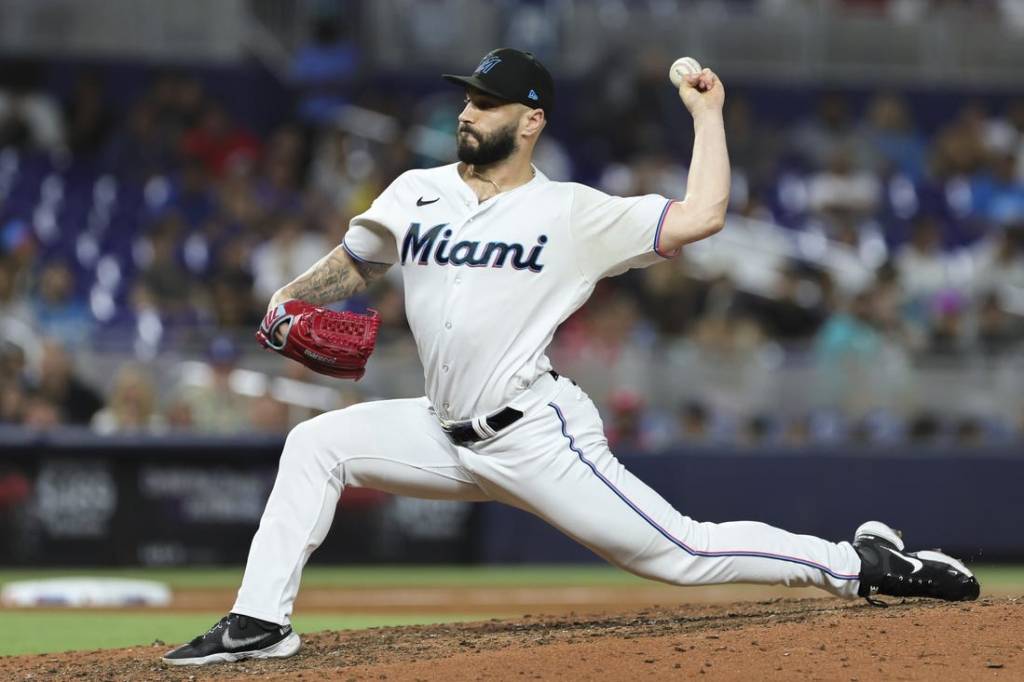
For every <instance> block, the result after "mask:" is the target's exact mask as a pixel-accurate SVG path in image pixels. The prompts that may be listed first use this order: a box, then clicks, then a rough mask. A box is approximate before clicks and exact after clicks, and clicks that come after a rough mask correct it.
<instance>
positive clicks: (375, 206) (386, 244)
mask: <svg viewBox="0 0 1024 682" xmlns="http://www.w3.org/2000/svg"><path fill="white" fill-rule="evenodd" d="M400 181H401V176H399V177H398V178H397V179H396V180H395V181H394V182H392V183H391V184H390V185H389V186H388V187H387V188H386V189H385V190H384V191H383V192H381V193H380V195H379V196H378V197H377V198H376V199H374V200H373V203H372V204H370V208H368V209H366V210H365V211H364V212H362V213H360V214H359V215H357V216H356V217H355V218H352V220H351V221H350V222H349V224H348V231H347V232H346V233H345V238H344V239H343V240H342V242H341V245H342V247H343V248H344V249H345V251H346V252H347V253H348V255H350V256H351V257H352V258H354V259H356V260H357V261H360V262H362V263H373V264H377V265H394V264H395V263H396V262H398V242H397V238H396V236H395V235H396V234H397V233H398V221H399V220H400V213H399V212H398V211H397V210H396V206H397V202H396V200H395V194H396V192H397V188H396V185H398V184H399V182H400Z"/></svg>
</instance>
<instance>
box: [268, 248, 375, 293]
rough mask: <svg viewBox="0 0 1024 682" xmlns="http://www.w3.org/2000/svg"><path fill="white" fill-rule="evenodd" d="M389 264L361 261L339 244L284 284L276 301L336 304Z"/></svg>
mask: <svg viewBox="0 0 1024 682" xmlns="http://www.w3.org/2000/svg"><path fill="white" fill-rule="evenodd" d="M389 267H391V266H389V265H380V264H376V263H357V262H356V261H355V260H353V259H352V258H351V257H350V256H349V255H348V254H347V253H345V250H344V249H343V248H342V247H340V246H339V247H337V248H335V249H334V250H333V251H331V252H330V253H329V254H327V255H326V256H324V257H323V258H321V259H320V260H319V261H317V262H316V263H314V264H313V266H312V267H311V268H310V269H309V270H307V271H306V272H304V273H303V274H301V275H299V276H298V277H296V278H295V279H294V280H293V281H292V282H291V283H289V284H288V285H287V286H285V287H283V288H282V289H281V290H280V291H279V292H278V293H277V294H276V295H275V296H274V299H273V302H280V301H284V300H288V299H293V298H294V299H299V300H302V301H306V302H307V303H312V304H313V305H325V304H328V303H334V302H335V301H340V300H342V299H345V298H348V297H349V296H352V295H353V294H356V293H359V292H360V291H362V290H364V289H365V288H366V287H367V286H369V285H370V284H371V283H372V282H373V281H374V280H376V279H378V278H380V276H381V275H383V274H384V273H385V272H386V271H387V269H388V268H389Z"/></svg>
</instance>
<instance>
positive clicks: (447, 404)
mask: <svg viewBox="0 0 1024 682" xmlns="http://www.w3.org/2000/svg"><path fill="white" fill-rule="evenodd" d="M442 407H444V409H446V410H447V409H449V408H450V407H451V404H449V403H445V404H444V405H442Z"/></svg>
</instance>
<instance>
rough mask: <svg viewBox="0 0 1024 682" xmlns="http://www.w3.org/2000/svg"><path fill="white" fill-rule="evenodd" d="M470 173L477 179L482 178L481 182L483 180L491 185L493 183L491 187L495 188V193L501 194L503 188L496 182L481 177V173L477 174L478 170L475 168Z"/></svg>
mask: <svg viewBox="0 0 1024 682" xmlns="http://www.w3.org/2000/svg"><path fill="white" fill-rule="evenodd" d="M470 172H471V173H472V174H473V175H474V176H475V177H477V178H480V179H481V180H483V181H484V182H489V183H491V185H492V186H493V187H494V191H495V192H497V193H498V194H501V187H498V183H496V182H495V181H494V180H491V179H490V178H485V177H484V176H482V175H480V174H479V173H477V172H476V168H474V169H473V170H472V171H470Z"/></svg>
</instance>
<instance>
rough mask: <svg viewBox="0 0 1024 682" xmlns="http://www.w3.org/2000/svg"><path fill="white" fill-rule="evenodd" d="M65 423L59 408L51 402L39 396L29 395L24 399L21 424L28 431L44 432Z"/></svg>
mask: <svg viewBox="0 0 1024 682" xmlns="http://www.w3.org/2000/svg"><path fill="white" fill-rule="evenodd" d="M62 423H66V422H65V421H64V420H63V418H62V417H61V412H60V408H59V407H58V406H57V405H56V404H54V402H53V401H52V400H49V399H47V398H46V397H45V396H42V395H39V394H35V393H33V394H29V395H28V396H27V397H26V399H25V409H24V412H23V413H22V415H21V424H22V426H26V427H28V428H30V429H36V430H39V431H45V430H47V429H52V428H54V427H57V426H60V425H61V424H62Z"/></svg>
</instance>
